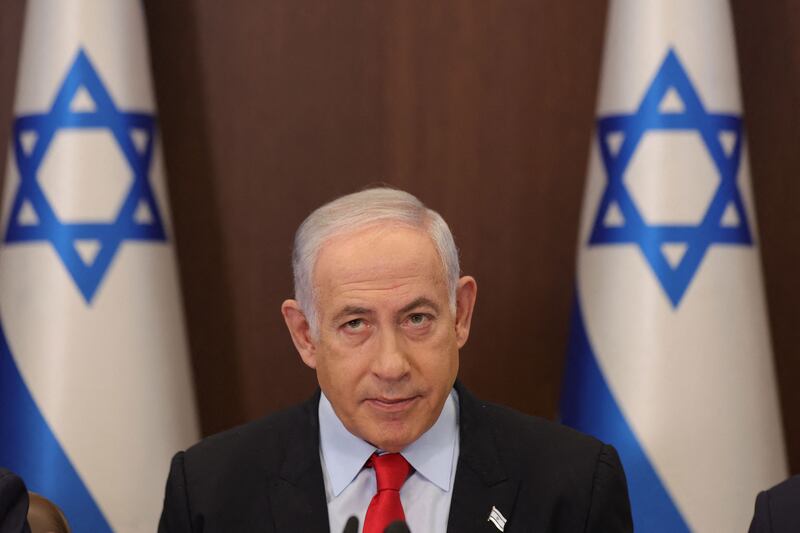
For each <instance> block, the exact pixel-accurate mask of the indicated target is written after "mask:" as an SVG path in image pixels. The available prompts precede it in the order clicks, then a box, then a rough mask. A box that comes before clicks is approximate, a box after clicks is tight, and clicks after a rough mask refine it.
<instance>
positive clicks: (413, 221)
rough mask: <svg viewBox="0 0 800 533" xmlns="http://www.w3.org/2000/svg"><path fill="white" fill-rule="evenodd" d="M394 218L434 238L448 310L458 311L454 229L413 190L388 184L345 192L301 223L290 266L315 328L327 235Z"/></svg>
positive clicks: (298, 297) (297, 294) (297, 293)
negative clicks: (317, 276) (319, 266)
mask: <svg viewBox="0 0 800 533" xmlns="http://www.w3.org/2000/svg"><path fill="white" fill-rule="evenodd" d="M382 222H390V223H396V224H402V225H405V226H410V227H412V228H418V229H422V230H425V231H426V232H427V234H428V236H429V237H430V238H431V240H432V241H433V244H434V245H435V247H436V250H437V252H438V253H439V257H440V259H441V261H442V267H443V269H444V273H445V276H446V279H447V285H448V293H449V298H450V310H451V312H453V313H455V308H456V285H457V284H458V278H459V275H460V270H459V266H458V249H457V248H456V243H455V241H454V240H453V234H452V233H451V232H450V228H449V227H448V226H447V223H446V222H445V221H444V219H443V218H442V216H441V215H440V214H439V213H437V212H436V211H434V210H432V209H428V208H427V207H425V205H424V204H423V203H422V202H420V201H419V200H418V199H417V198H416V197H415V196H414V195H412V194H409V193H407V192H404V191H400V190H397V189H390V188H387V187H381V188H375V189H367V190H364V191H361V192H356V193H352V194H348V195H346V196H342V197H340V198H337V199H336V200H333V201H332V202H329V203H327V204H325V205H323V206H322V207H320V208H318V209H317V210H315V211H314V212H313V213H311V214H310V215H308V217H307V218H306V219H305V220H304V221H303V223H302V224H300V227H299V228H298V229H297V233H296V234H295V237H294V249H293V250H292V270H293V273H294V294H295V299H296V300H297V302H298V304H299V305H300V308H301V309H302V310H303V313H304V314H305V316H306V320H308V323H309V325H310V328H311V335H312V337H317V333H318V332H319V322H318V320H319V318H318V316H317V301H316V293H315V290H314V279H313V274H314V267H315V265H316V263H317V257H318V256H319V251H320V250H321V249H322V246H323V245H324V244H325V242H327V241H328V239H330V238H332V237H334V236H338V235H342V234H344V233H349V232H353V231H357V230H359V229H364V228H365V227H367V226H371V225H374V224H377V223H382Z"/></svg>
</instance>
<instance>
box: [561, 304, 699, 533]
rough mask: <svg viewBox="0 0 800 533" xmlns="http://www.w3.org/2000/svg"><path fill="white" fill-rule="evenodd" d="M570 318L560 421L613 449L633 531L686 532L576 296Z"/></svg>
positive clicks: (655, 532)
mask: <svg viewBox="0 0 800 533" xmlns="http://www.w3.org/2000/svg"><path fill="white" fill-rule="evenodd" d="M571 322H572V324H571V327H570V331H571V333H570V340H569V348H568V350H567V364H566V369H565V373H564V386H563V387H562V393H561V421H562V422H563V423H564V424H566V425H568V426H570V427H573V428H575V429H577V430H579V431H583V432H584V433H588V434H590V435H594V436H595V437H597V438H598V439H600V440H603V441H606V442H609V443H611V444H613V445H614V447H615V448H616V449H617V451H618V452H619V455H620V459H621V460H622V464H623V465H624V467H625V474H626V476H627V478H628V491H629V493H630V499H631V511H632V512H633V524H634V530H635V531H637V532H640V533H658V532H665V533H679V532H683V531H685V532H687V533H688V532H689V528H688V527H687V525H686V522H685V521H684V519H683V517H682V516H681V514H680V512H679V511H678V509H677V507H676V506H675V503H674V502H673V501H672V498H670V495H669V494H668V493H667V490H666V488H665V487H664V485H663V483H662V482H661V479H660V478H659V477H658V474H656V472H655V470H654V469H653V465H652V464H651V462H650V459H649V458H648V457H647V454H646V453H645V451H644V450H643V449H642V447H641V445H640V444H639V441H638V440H637V439H636V436H635V435H634V434H633V431H632V430H631V427H630V426H629V425H628V422H627V421H626V420H625V417H624V416H623V414H622V411H620V408H619V405H617V402H616V400H615V399H614V396H613V394H612V393H611V390H610V389H609V388H608V384H607V383H606V380H605V378H604V377H603V373H602V371H601V370H600V367H599V366H598V363H597V358H596V356H595V354H594V351H593V350H592V347H591V345H590V343H589V338H588V335H587V334H586V329H585V327H584V324H583V316H582V313H581V308H580V301H579V298H577V297H576V299H575V303H574V305H573V314H572V320H571Z"/></svg>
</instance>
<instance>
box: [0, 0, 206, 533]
mask: <svg viewBox="0 0 800 533" xmlns="http://www.w3.org/2000/svg"><path fill="white" fill-rule="evenodd" d="M145 37H146V34H145V26H144V16H143V13H142V6H141V2H139V1H136V0H130V1H125V0H119V1H110V0H94V1H91V0H50V1H48V0H28V7H27V14H26V20H25V28H24V33H23V43H22V48H21V50H22V51H21V59H20V64H19V79H18V84H17V92H16V100H15V110H14V119H13V123H12V125H11V139H12V141H11V147H10V150H9V156H8V167H7V172H6V180H5V190H4V193H3V197H2V232H0V238H1V239H2V240H1V241H0V465H2V466H5V467H8V468H10V469H11V470H14V471H16V472H17V473H19V474H20V475H21V476H22V477H23V478H24V479H25V482H26V483H27V485H28V487H29V489H30V490H32V491H35V492H38V493H40V494H42V495H44V496H46V497H48V498H50V499H52V500H53V501H55V503H56V504H58V505H59V506H60V507H61V508H62V509H63V510H64V511H65V514H66V516H67V519H68V521H69V522H70V524H71V526H72V529H73V530H74V531H78V532H88V531H91V532H102V531H110V530H118V531H126V532H127V531H131V532H137V531H142V532H144V531H148V532H149V531H154V530H155V528H156V525H157V523H158V516H159V512H160V509H161V504H162V498H163V487H164V482H165V479H166V474H167V472H168V469H169V459H170V456H171V454H172V453H173V452H174V451H175V450H177V449H180V448H182V447H185V446H186V445H188V444H190V443H191V442H192V441H194V440H195V439H196V438H197V434H198V431H197V421H196V413H195V409H194V403H193V394H192V386H191V374H190V368H189V363H188V358H187V345H186V340H185V332H184V324H183V319H182V309H181V298H180V293H179V287H178V279H177V271H176V261H175V251H174V248H173V240H172V239H173V237H172V228H171V227H170V222H169V220H170V216H169V202H168V199H167V194H166V192H167V191H166V183H165V176H164V172H163V161H162V155H161V150H160V145H159V141H158V139H159V137H158V128H157V121H156V116H155V101H154V97H153V89H152V83H151V79H150V72H149V60H148V49H147V41H146V38H145Z"/></svg>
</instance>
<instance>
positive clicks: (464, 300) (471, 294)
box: [456, 276, 478, 348]
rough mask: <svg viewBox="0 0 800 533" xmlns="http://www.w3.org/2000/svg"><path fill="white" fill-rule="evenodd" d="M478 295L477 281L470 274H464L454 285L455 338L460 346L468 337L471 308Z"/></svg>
mask: <svg viewBox="0 0 800 533" xmlns="http://www.w3.org/2000/svg"><path fill="white" fill-rule="evenodd" d="M477 296H478V283H477V282H476V281H475V278H473V277H472V276H464V277H462V278H461V279H459V280H458V285H456V340H457V341H458V347H459V348H461V347H462V346H464V344H465V343H466V342H467V338H469V326H470V324H471V323H472V310H473V309H474V308H475V299H476V298H477Z"/></svg>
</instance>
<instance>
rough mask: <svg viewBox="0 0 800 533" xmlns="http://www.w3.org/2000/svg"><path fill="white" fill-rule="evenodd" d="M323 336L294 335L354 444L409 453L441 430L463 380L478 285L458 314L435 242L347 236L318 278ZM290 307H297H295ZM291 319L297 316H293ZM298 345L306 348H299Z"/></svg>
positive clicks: (374, 231) (392, 229) (325, 254)
mask: <svg viewBox="0 0 800 533" xmlns="http://www.w3.org/2000/svg"><path fill="white" fill-rule="evenodd" d="M314 280H315V289H316V291H317V293H316V294H317V307H318V317H319V335H318V338H316V339H313V338H311V337H310V336H308V327H307V324H302V321H300V322H299V325H300V326H301V327H300V328H299V329H298V328H295V330H293V325H292V323H290V322H292V320H291V317H288V316H287V311H289V310H290V309H289V308H291V307H292V306H293V305H294V304H295V303H294V302H293V301H291V300H290V301H287V302H284V316H285V317H286V318H287V325H289V329H290V331H292V336H293V339H294V340H295V344H296V345H297V347H298V351H300V354H301V357H302V358H303V360H304V362H305V363H306V364H307V365H308V366H310V367H312V368H315V369H316V372H317V379H318V381H319V384H320V388H321V389H322V390H323V392H324V393H325V395H326V396H327V397H328V399H329V400H330V402H331V404H332V405H333V409H334V411H335V412H336V415H337V416H338V417H339V419H340V420H341V421H342V423H343V424H344V425H345V427H346V428H347V429H348V430H349V431H350V432H351V433H353V434H354V435H356V436H358V437H361V438H362V439H364V440H366V441H368V442H370V443H372V444H373V445H375V446H377V447H378V448H381V449H384V450H387V451H400V450H402V449H403V448H405V447H406V446H408V445H409V444H410V443H412V442H414V441H415V440H416V439H417V438H418V437H419V436H420V435H422V434H423V433H424V432H425V431H427V430H428V429H429V428H430V427H431V426H432V425H433V424H434V422H436V419H437V418H438V417H439V414H440V413H441V410H442V407H443V405H444V402H445V400H446V399H447V396H448V394H449V393H450V390H451V388H452V386H453V383H454V381H455V378H456V373H457V372H458V349H459V348H460V347H461V346H462V345H463V344H464V342H466V339H467V335H468V332H469V321H470V318H471V315H472V307H473V304H474V301H475V280H473V279H472V278H469V277H465V278H462V279H461V280H459V284H458V294H457V298H456V299H457V311H456V313H455V314H454V313H452V312H451V310H450V305H449V295H448V287H447V280H446V276H445V274H444V268H443V266H442V262H441V259H440V258H439V255H438V253H437V250H436V248H435V246H434V244H433V242H432V241H431V239H430V237H428V235H427V233H425V232H424V231H420V230H417V229H412V228H408V227H404V226H397V225H388V224H382V225H378V226H372V227H369V228H367V229H363V230H359V231H356V232H352V233H347V234H344V235H341V236H337V237H334V238H332V239H331V240H330V241H328V242H327V243H326V244H325V245H324V246H323V247H322V249H321V250H320V253H319V255H318V258H317V263H316V266H315V269H314ZM287 306H288V308H287ZM289 314H291V313H289ZM298 340H299V341H300V342H298Z"/></svg>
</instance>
